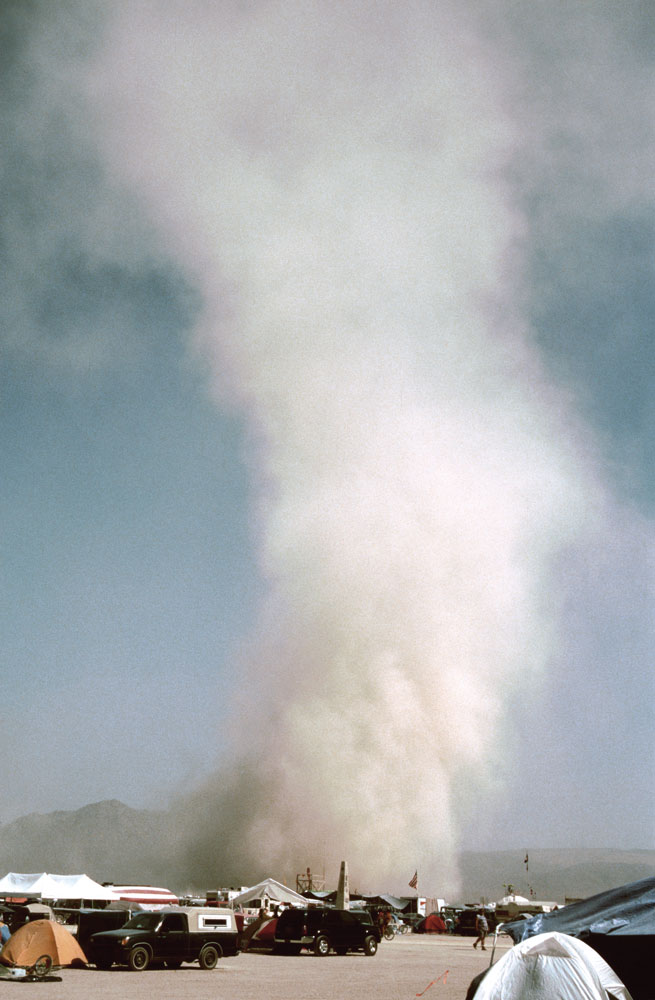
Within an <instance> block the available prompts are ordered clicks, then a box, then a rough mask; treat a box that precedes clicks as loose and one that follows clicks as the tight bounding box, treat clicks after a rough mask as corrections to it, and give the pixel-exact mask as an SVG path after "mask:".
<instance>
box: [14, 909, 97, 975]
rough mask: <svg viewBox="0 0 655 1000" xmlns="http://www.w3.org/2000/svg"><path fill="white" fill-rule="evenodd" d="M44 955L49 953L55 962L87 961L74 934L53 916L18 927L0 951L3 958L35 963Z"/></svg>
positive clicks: (17, 961) (68, 963) (84, 963)
mask: <svg viewBox="0 0 655 1000" xmlns="http://www.w3.org/2000/svg"><path fill="white" fill-rule="evenodd" d="M42 955H49V956H50V958H51V959H52V964H53V965H56V966H62V965H78V966H80V965H86V964H87V961H86V955H85V954H84V952H83V951H82V949H81V948H80V946H79V944H78V943H77V941H76V940H75V938H74V937H73V935H72V934H71V933H70V931H67V930H66V928H65V927H63V926H62V924H58V923H56V921H54V920H33V921H31V922H30V923H28V924H24V925H23V926H22V927H19V929H18V930H17V931H16V933H15V934H12V935H11V937H10V938H9V940H8V941H7V943H6V944H5V946H4V948H3V949H2V951H1V952H0V962H2V963H3V964H4V965H33V964H34V963H35V962H36V960H37V959H38V958H40V957H41V956H42Z"/></svg>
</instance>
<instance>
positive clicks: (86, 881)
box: [0, 872, 119, 903]
mask: <svg viewBox="0 0 655 1000" xmlns="http://www.w3.org/2000/svg"><path fill="white" fill-rule="evenodd" d="M0 895H2V896H19V897H20V896H38V897H39V898H40V899H56V900H62V901H66V900H71V899H81V900H89V901H91V900H92V901H105V902H108V903H109V902H112V901H113V900H116V899H118V898H119V897H118V896H117V895H116V893H115V892H112V890H111V889H109V888H108V887H107V886H105V885H100V883H99V882H94V881H93V879H92V878H89V876H88V875H49V874H48V873H47V872H38V873H36V874H31V875H24V874H20V873H18V872H8V873H7V874H6V875H5V876H4V878H2V879H0Z"/></svg>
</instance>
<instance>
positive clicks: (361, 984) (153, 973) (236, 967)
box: [0, 934, 511, 1000]
mask: <svg viewBox="0 0 655 1000" xmlns="http://www.w3.org/2000/svg"><path fill="white" fill-rule="evenodd" d="M472 945H473V938H470V937H467V938H464V937H451V936H448V937H446V936H441V935H438V936H432V935H429V936H423V935H417V934H407V935H404V936H401V937H396V938H395V939H394V940H393V941H383V942H382V944H381V945H380V948H379V950H378V953H377V955H375V956H374V957H373V958H366V957H365V956H364V955H355V954H353V955H345V956H338V955H330V956H329V957H327V958H316V957H315V956H314V955H310V954H305V953H303V954H301V955H297V956H294V955H291V956H286V955H271V954H265V953H263V952H261V953H256V952H245V953H243V954H241V955H238V956H237V957H236V958H229V959H228V958H226V959H223V960H222V961H221V963H220V964H219V966H218V968H217V969H215V970H214V971H212V972H203V971H202V970H201V969H200V968H198V966H194V965H187V966H183V967H182V968H181V969H178V970H175V971H166V970H164V969H146V971H145V972H129V971H128V970H126V969H125V970H124V969H118V968H116V969H111V970H110V971H109V972H99V971H98V970H96V969H61V970H60V971H59V972H58V973H57V974H58V975H59V976H61V982H40V983H20V984H19V983H5V982H2V984H0V989H2V990H3V991H7V990H13V989H15V990H17V991H18V993H19V994H20V998H19V1000H31V998H32V997H35V998H36V997H38V998H39V1000H50V998H51V997H56V998H58V1000H64V998H65V1000H78V998H79V1000H89V998H93V997H111V998H113V1000H126V998H130V1000H132V998H133V1000H186V998H187V997H188V998H193V1000H207V998H209V997H211V998H214V997H217V998H219V997H227V998H230V1000H346V998H348V1000H349V998H351V997H352V998H359V1000H415V998H416V997H417V996H418V995H419V994H421V993H423V994H424V996H425V1000H464V998H465V996H466V990H467V988H468V985H469V983H470V981H471V980H472V979H473V977H474V976H476V975H477V974H478V973H479V972H482V970H483V969H485V968H486V967H487V966H488V965H489V962H490V958H491V954H492V952H491V947H492V945H493V938H490V939H489V942H488V948H487V951H486V952H480V950H479V949H478V950H474V949H473V947H472ZM510 946H511V942H510V941H509V938H506V937H505V938H502V939H500V940H499V944H498V946H497V948H496V956H495V957H496V959H498V957H499V956H500V955H501V954H504V953H505V952H506V951H507V949H508V948H509V947H510ZM446 972H447V975H446ZM444 977H445V982H444Z"/></svg>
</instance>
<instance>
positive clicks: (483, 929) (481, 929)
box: [473, 910, 489, 951]
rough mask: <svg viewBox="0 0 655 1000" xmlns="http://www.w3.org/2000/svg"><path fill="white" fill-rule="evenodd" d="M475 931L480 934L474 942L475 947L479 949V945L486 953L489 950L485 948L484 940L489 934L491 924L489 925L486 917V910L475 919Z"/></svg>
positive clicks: (481, 911)
mask: <svg viewBox="0 0 655 1000" xmlns="http://www.w3.org/2000/svg"><path fill="white" fill-rule="evenodd" d="M475 929H476V931H477V932H478V936H477V938H476V939H475V941H474V942H473V947H474V948H477V946H478V944H479V945H480V950H481V951H486V950H487V949H486V948H485V946H484V939H485V938H486V936H487V934H488V933H489V924H488V923H487V918H486V917H485V915H484V910H480V912H479V913H478V915H477V917H476V918H475Z"/></svg>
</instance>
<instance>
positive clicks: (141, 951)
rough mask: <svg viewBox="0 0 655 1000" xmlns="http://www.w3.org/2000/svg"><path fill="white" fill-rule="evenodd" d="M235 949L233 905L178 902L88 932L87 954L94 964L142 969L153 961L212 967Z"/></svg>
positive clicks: (105, 967) (235, 928)
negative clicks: (117, 925) (220, 906)
mask: <svg viewBox="0 0 655 1000" xmlns="http://www.w3.org/2000/svg"><path fill="white" fill-rule="evenodd" d="M238 950H239V948H238V940H237V925H236V920H235V918H234V912H233V911H232V910H230V909H217V908H216V907H198V906H180V907H175V908H172V907H171V908H168V907H167V908H166V909H163V910H159V911H158V912H155V913H153V912H144V913H138V914H135V915H134V916H133V917H132V918H131V919H130V920H128V921H127V923H126V924H125V925H124V926H123V927H120V928H116V929H114V930H109V931H100V932H99V933H97V934H93V935H92V936H91V939H90V942H89V952H90V954H87V958H88V959H89V961H90V962H92V963H93V964H94V965H95V966H96V967H97V968H99V969H108V968H110V966H112V965H114V964H118V965H127V966H129V968H130V969H132V970H134V971H135V972H142V971H143V969H146V968H147V967H148V966H149V965H150V964H151V963H154V962H158V963H162V962H165V963H166V965H167V966H168V968H173V969H177V968H179V967H180V965H182V963H183V962H199V963H200V967H201V968H202V969H213V968H215V967H216V965H217V963H218V960H219V959H220V958H221V957H222V956H223V955H236V954H237V953H238Z"/></svg>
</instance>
